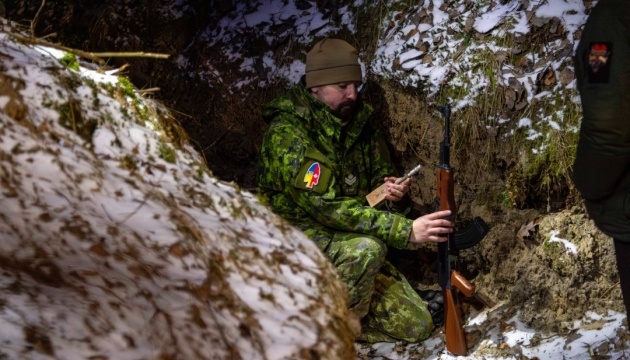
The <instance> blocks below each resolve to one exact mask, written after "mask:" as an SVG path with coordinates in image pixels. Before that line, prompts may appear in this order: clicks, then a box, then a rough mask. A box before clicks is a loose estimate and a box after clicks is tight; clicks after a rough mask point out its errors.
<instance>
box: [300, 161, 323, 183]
mask: <svg viewBox="0 0 630 360" xmlns="http://www.w3.org/2000/svg"><path fill="white" fill-rule="evenodd" d="M320 171H321V170H320V167H319V163H318V162H314V163H313V164H311V166H309V168H308V170H307V171H306V174H305V175H304V182H305V183H306V187H307V188H309V189H312V188H313V186H315V185H317V184H318V183H319V175H320Z"/></svg>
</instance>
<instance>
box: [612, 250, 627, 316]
mask: <svg viewBox="0 0 630 360" xmlns="http://www.w3.org/2000/svg"><path fill="white" fill-rule="evenodd" d="M615 256H616V258H617V271H618V273H619V284H620V285H621V294H622V295H623V303H624V304H625V306H626V314H627V315H628V316H630V265H627V264H626V261H630V243H628V242H624V241H619V240H615Z"/></svg>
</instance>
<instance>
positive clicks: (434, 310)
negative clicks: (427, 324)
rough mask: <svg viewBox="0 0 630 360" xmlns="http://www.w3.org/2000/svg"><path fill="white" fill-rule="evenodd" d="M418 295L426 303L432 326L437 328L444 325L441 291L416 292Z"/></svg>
mask: <svg viewBox="0 0 630 360" xmlns="http://www.w3.org/2000/svg"><path fill="white" fill-rule="evenodd" d="M416 291H417V292H418V295H420V297H421V298H422V300H424V301H425V302H426V303H427V309H428V310H429V313H431V318H432V319H433V325H434V326H435V327H436V328H437V327H440V326H442V325H444V296H443V295H442V292H441V291H436V290H416Z"/></svg>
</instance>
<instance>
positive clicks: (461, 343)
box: [435, 104, 487, 355]
mask: <svg viewBox="0 0 630 360" xmlns="http://www.w3.org/2000/svg"><path fill="white" fill-rule="evenodd" d="M438 111H439V112H440V113H441V114H442V115H443V116H444V139H443V140H442V142H441V143H440V163H439V165H438V170H437V198H436V200H435V201H436V207H437V208H438V210H451V215H450V216H449V217H448V218H447V219H448V220H450V221H452V222H453V223H455V219H456V216H455V214H456V212H457V206H456V205H455V195H454V182H453V169H452V168H451V166H450V164H449V163H450V146H451V144H450V124H449V123H450V117H451V107H450V105H449V104H446V105H445V106H438ZM476 220H477V219H476ZM478 220H481V219H478ZM481 223H482V225H485V222H483V220H481ZM477 225H479V224H477ZM479 231H480V232H479V234H481V235H482V236H481V237H483V235H485V232H484V229H483V226H482V229H481V230H479ZM485 231H486V232H487V225H485ZM473 237H474V238H477V236H473ZM480 240H481V239H480V238H479V241H480ZM479 241H477V242H479ZM457 256H458V249H457V243H456V236H455V232H453V233H449V234H448V240H447V241H445V242H441V243H438V269H437V273H438V284H439V285H440V287H441V288H442V292H443V293H444V319H445V323H444V333H445V334H446V350H447V351H448V352H450V353H452V354H454V355H466V354H467V352H468V348H467V345H466V336H465V334H464V328H463V324H462V314H461V309H460V307H459V299H458V297H457V295H458V294H457V290H459V291H460V292H461V293H462V294H464V296H466V297H470V296H473V295H474V294H475V287H474V286H473V285H472V284H471V283H469V282H468V280H466V278H464V276H462V275H461V274H460V273H459V272H457V270H455V265H456V259H457Z"/></svg>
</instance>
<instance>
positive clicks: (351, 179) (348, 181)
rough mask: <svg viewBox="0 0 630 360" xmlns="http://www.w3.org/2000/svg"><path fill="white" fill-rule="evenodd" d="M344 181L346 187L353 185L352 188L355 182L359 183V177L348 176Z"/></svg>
mask: <svg viewBox="0 0 630 360" xmlns="http://www.w3.org/2000/svg"><path fill="white" fill-rule="evenodd" d="M343 181H344V182H345V183H346V185H351V186H352V185H354V183H355V182H357V177H356V176H354V175H352V174H350V175H348V176H346V178H345V179H344V180H343Z"/></svg>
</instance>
